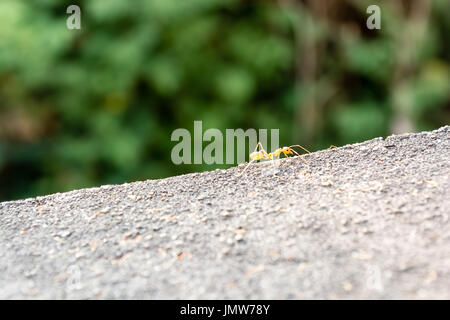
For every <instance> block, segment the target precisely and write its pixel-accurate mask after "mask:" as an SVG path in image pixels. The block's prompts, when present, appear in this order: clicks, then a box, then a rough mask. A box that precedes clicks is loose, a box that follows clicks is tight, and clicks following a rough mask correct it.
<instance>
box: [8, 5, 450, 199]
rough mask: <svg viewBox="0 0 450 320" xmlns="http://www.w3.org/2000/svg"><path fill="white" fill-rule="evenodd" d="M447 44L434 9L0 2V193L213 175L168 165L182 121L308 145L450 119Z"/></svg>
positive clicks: (442, 11) (448, 12)
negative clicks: (377, 12) (376, 19)
mask: <svg viewBox="0 0 450 320" xmlns="http://www.w3.org/2000/svg"><path fill="white" fill-rule="evenodd" d="M70 4H77V5H79V6H80V7H81V10H82V19H81V23H82V29H81V30H68V29H67V28H66V19H67V17H68V16H69V15H67V14H66V9H67V7H68V6H69V5H70ZM371 4H377V5H379V6H380V7H381V18H382V23H381V30H368V29H367V27H366V20H367V18H368V17H369V14H368V13H366V9H367V7H368V6H369V5H371ZM449 35H450V1H448V0H405V1H400V0H391V1H388V0H385V1H383V0H370V1H364V0H303V1H300V0H279V1H274V0H270V1H269V0H267V1H262V0H259V1H258V0H182V1H180V0H133V1H129V0H85V1H62V0H35V1H33V0H2V1H0V200H12V199H19V198H24V197H30V196H36V195H43V194H48V193H53V192H62V191H67V190H71V189H76V188H82V187H90V186H97V185H101V184H112V183H123V182H129V181H135V180H144V179H153V178H161V177H167V176H172V175H177V174H181V173H186V172H192V171H201V170H212V169H214V168H216V166H208V165H179V166H176V165H174V164H173V163H172V162H171V159H170V154H171V149H172V147H173V146H174V145H175V144H176V142H172V141H170V136H171V133H172V131H173V130H174V129H176V128H187V129H188V130H192V129H193V121H194V120H202V121H203V130H205V129H207V128H218V129H220V130H223V132H225V131H224V130H225V129H226V128H232V129H235V128H243V129H247V128H255V129H259V128H267V129H270V128H279V129H280V145H290V144H302V145H304V146H305V147H307V148H309V149H312V150H318V149H322V148H327V147H329V146H330V145H332V144H333V145H336V146H339V145H343V144H346V143H352V142H357V141H363V140H366V139H369V138H373V137H377V136H386V135H389V134H391V133H403V132H412V131H421V130H431V129H435V128H438V127H440V126H442V125H445V124H449V122H450V121H449V120H450V43H449ZM219 167H226V166H219Z"/></svg>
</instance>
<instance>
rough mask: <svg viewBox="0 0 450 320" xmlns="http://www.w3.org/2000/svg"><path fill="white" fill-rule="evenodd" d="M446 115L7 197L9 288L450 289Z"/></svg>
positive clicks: (327, 294)
mask: <svg viewBox="0 0 450 320" xmlns="http://www.w3.org/2000/svg"><path fill="white" fill-rule="evenodd" d="M449 151H450V127H448V126H446V127H443V128H441V129H439V130H436V131H433V132H423V133H418V134H406V135H399V136H391V137H388V138H386V139H382V138H378V139H374V140H370V141H366V142H363V143H359V144H355V145H348V146H344V147H340V148H335V149H329V150H324V151H320V152H315V153H313V154H310V155H308V156H305V159H306V160H307V161H308V162H309V163H310V170H309V171H305V165H304V162H303V161H301V160H300V159H299V158H290V159H285V160H281V161H280V162H274V163H268V162H265V163H260V164H255V165H252V166H250V167H249V169H248V170H247V171H246V172H245V174H244V175H242V176H241V177H239V178H237V179H235V178H234V177H235V176H236V174H238V173H239V172H242V169H243V168H242V167H235V168H232V169H229V170H216V171H211V172H204V173H196V174H189V175H183V176H178V177H172V178H168V179H162V180H149V181H143V182H135V183H128V184H123V185H117V186H111V185H108V186H102V187H100V188H92V189H84V190H77V191H72V192H67V193H62V194H54V195H49V196H45V197H38V198H33V199H26V200H22V201H13V202H3V203H0V241H1V246H0V298H2V299H12V298H20V299H21V298H25V299H43V298H50V299H54V298H58V299H78V298H81V299H85V298H91V299H98V298H101V299H103V298H106V299H109V298H137V299H163V298H167V299H197V298H203V299H215V298H218V299H222V298H223V299H247V298H250V299H255V298H257V299H305V298H306V299H310V298H312V299H336V298H339V299H347V298H356V299H360V298H370V299H379V298H381V299H392V298H401V299H403V298H405V299H416V298H433V299H449V298H450V221H449V214H450V191H449V190H450V165H449V162H450V161H449V155H450V152H449Z"/></svg>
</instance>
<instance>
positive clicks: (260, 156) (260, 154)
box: [238, 142, 311, 177]
mask: <svg viewBox="0 0 450 320" xmlns="http://www.w3.org/2000/svg"><path fill="white" fill-rule="evenodd" d="M258 147H259V148H260V150H259V151H258ZM293 147H299V148H301V149H303V150H304V151H306V152H308V153H311V152H309V151H308V150H307V149H306V148H304V147H302V146H301V145H299V144H295V145H292V146H289V147H282V148H278V149H276V150H275V151H273V152H271V153H267V152H266V150H264V148H263V146H262V143H261V142H258V143H257V144H256V148H255V150H254V151H253V152H252V153H250V162H249V163H248V164H247V166H246V167H245V169H244V170H243V171H242V172H241V173H240V174H239V175H238V177H240V176H241V175H243V174H244V172H245V170H247V168H248V167H249V166H250V164H252V163H253V162H255V161H259V160H273V159H274V157H277V158H278V159H280V158H281V154H284V156H285V157H287V156H288V155H290V154H296V155H297V156H299V157H300V159H302V160H303V161H304V162H305V163H306V165H307V166H308V168H309V163H308V161H306V160H305V159H303V157H302V156H301V155H300V154H299V153H298V152H297V151H295V150H294V149H292V148H293Z"/></svg>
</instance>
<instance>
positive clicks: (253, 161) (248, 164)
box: [236, 160, 255, 178]
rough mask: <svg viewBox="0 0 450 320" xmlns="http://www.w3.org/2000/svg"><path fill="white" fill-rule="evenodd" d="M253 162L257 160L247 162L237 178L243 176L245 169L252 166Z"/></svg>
mask: <svg viewBox="0 0 450 320" xmlns="http://www.w3.org/2000/svg"><path fill="white" fill-rule="evenodd" d="M253 162H255V160H251V161H250V162H249V163H248V164H247V166H246V167H245V168H244V170H243V171H242V172H241V173H240V174H238V175H237V176H236V178H237V177H240V176H242V175H243V174H244V172H245V170H247V168H248V167H249V166H250V164H252V163H253Z"/></svg>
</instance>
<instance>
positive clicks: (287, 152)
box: [282, 147, 293, 154]
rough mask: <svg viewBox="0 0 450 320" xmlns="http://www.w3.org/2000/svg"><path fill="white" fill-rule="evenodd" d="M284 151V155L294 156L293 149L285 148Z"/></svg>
mask: <svg viewBox="0 0 450 320" xmlns="http://www.w3.org/2000/svg"><path fill="white" fill-rule="evenodd" d="M282 151H283V153H284V154H293V152H292V149H291V148H289V147H283V149H282Z"/></svg>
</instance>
